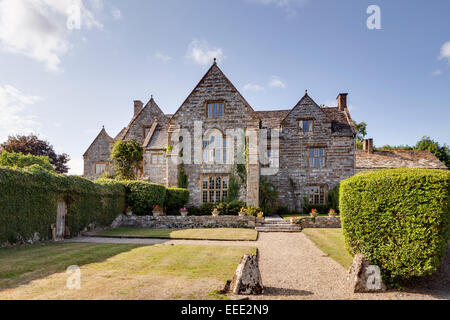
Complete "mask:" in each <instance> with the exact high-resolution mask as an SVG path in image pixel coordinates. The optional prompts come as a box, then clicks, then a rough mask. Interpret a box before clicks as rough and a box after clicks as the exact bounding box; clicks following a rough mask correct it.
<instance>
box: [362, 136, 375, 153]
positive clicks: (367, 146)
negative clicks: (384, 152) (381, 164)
mask: <svg viewBox="0 0 450 320" xmlns="http://www.w3.org/2000/svg"><path fill="white" fill-rule="evenodd" d="M363 151H364V152H367V153H373V139H364V141H363Z"/></svg>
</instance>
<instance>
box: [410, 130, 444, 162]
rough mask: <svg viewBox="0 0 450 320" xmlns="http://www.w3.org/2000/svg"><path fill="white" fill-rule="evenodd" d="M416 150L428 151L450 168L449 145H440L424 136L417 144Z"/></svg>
mask: <svg viewBox="0 0 450 320" xmlns="http://www.w3.org/2000/svg"><path fill="white" fill-rule="evenodd" d="M414 149H416V150H428V151H430V152H431V153H432V154H434V155H435V156H436V158H438V159H439V160H440V161H441V162H442V163H443V164H445V165H446V166H447V168H450V149H449V147H448V145H446V144H444V145H443V146H441V145H439V143H438V142H437V141H434V140H433V139H431V138H430V137H427V136H424V137H422V139H421V140H419V141H418V142H417V143H416V146H415V148H414Z"/></svg>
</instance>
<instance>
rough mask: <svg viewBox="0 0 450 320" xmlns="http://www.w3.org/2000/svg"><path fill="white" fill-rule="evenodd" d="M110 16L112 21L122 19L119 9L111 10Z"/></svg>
mask: <svg viewBox="0 0 450 320" xmlns="http://www.w3.org/2000/svg"><path fill="white" fill-rule="evenodd" d="M111 15H112V17H113V19H114V20H120V19H122V12H121V11H120V10H119V9H117V8H113V9H112V10H111Z"/></svg>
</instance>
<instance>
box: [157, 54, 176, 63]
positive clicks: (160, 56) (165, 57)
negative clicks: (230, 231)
mask: <svg viewBox="0 0 450 320" xmlns="http://www.w3.org/2000/svg"><path fill="white" fill-rule="evenodd" d="M154 57H155V58H156V59H158V60H161V61H162V62H164V63H167V62H169V61H170V60H172V57H170V56H168V55H166V54H164V53H162V52H159V51H158V52H156V53H155V55H154Z"/></svg>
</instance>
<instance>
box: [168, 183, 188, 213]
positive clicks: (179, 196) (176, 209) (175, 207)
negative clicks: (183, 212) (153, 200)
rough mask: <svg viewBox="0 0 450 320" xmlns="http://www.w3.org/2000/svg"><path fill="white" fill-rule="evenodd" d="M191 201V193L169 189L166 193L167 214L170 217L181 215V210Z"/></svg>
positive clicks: (180, 189)
mask: <svg viewBox="0 0 450 320" xmlns="http://www.w3.org/2000/svg"><path fill="white" fill-rule="evenodd" d="M188 201H189V191H188V190H187V189H182V188H167V191H166V201H165V207H166V213H167V214H169V215H177V214H180V209H181V208H183V207H184V206H185V205H186V204H187V203H188Z"/></svg>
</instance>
